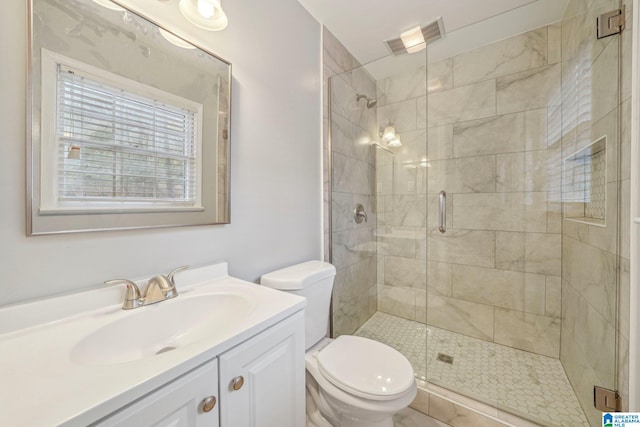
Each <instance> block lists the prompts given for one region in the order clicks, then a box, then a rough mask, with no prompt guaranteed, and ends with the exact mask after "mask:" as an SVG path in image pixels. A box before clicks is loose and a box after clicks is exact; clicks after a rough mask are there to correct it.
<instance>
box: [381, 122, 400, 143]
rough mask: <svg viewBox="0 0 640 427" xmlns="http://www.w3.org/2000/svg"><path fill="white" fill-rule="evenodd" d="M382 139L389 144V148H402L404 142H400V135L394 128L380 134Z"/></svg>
mask: <svg viewBox="0 0 640 427" xmlns="http://www.w3.org/2000/svg"><path fill="white" fill-rule="evenodd" d="M380 139H382V140H383V141H384V142H386V143H387V147H392V148H397V147H402V141H400V135H398V133H397V132H396V129H395V128H394V127H393V126H390V125H389V126H387V127H385V128H384V131H382V133H381V134H380Z"/></svg>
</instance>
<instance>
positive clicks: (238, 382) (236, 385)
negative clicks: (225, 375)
mask: <svg viewBox="0 0 640 427" xmlns="http://www.w3.org/2000/svg"><path fill="white" fill-rule="evenodd" d="M243 385H244V378H243V377H242V376H239V377H235V378H234V379H233V380H231V387H232V388H233V389H234V390H240V389H241V388H242V386H243Z"/></svg>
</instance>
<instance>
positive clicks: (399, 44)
mask: <svg viewBox="0 0 640 427" xmlns="http://www.w3.org/2000/svg"><path fill="white" fill-rule="evenodd" d="M442 37H444V23H443V22H442V17H439V18H438V19H437V20H435V21H434V22H432V23H430V24H427V25H425V26H424V27H416V28H412V29H410V30H407V31H405V32H403V33H402V34H400V37H398V38H396V39H391V40H385V43H386V45H387V47H388V48H389V50H391V53H393V54H394V55H396V56H397V55H403V54H405V53H416V52H419V51H421V50H423V49H424V48H425V47H427V45H428V44H429V43H433V42H435V41H436V40H440V39H441V38H442Z"/></svg>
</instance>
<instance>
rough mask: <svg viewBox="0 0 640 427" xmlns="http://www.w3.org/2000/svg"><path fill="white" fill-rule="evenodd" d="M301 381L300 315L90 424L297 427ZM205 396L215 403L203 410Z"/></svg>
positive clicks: (301, 405) (302, 421) (299, 423)
mask: <svg viewBox="0 0 640 427" xmlns="http://www.w3.org/2000/svg"><path fill="white" fill-rule="evenodd" d="M304 381H305V367H304V311H300V312H298V313H296V314H294V315H292V316H290V317H288V318H286V319H284V320H283V321H281V322H279V323H277V324H275V325H273V326H271V327H270V328H267V329H266V330H264V331H262V332H260V333H259V334H257V335H255V336H253V337H252V338H249V339H248V340H246V341H244V342H242V343H240V344H238V345H236V346H235V347H233V348H231V349H229V350H227V351H225V352H223V353H222V354H220V355H219V356H218V357H217V358H215V359H212V360H210V361H209V362H207V363H205V364H204V365H201V366H200V367H198V368H196V369H194V370H192V371H191V372H189V373H187V374H185V375H183V376H181V377H179V378H177V379H175V380H173V381H170V382H169V383H167V384H166V385H164V386H162V387H161V388H159V389H157V390H155V391H153V392H151V393H150V394H148V395H147V396H145V397H143V398H141V399H139V400H137V401H136V402H134V403H132V404H131V405H129V406H127V407H125V408H123V409H121V410H119V411H117V412H116V413H115V414H113V415H110V416H108V417H107V418H106V419H103V420H102V421H100V422H98V423H96V424H94V425H95V426H99V427H112V426H118V427H147V426H149V427H150V426H153V427H205V426H206V427H300V426H304V425H305V392H304ZM209 397H213V398H215V399H216V404H215V405H214V406H213V407H212V408H210V409H209V408H206V409H209V411H205V403H206V402H205V399H207V398H209ZM208 403H211V400H210V401H209V402H208Z"/></svg>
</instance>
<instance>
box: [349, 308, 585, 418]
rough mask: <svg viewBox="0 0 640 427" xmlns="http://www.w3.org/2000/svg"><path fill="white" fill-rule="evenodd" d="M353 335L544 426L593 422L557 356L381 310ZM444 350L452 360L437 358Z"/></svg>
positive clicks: (438, 380)
mask: <svg viewBox="0 0 640 427" xmlns="http://www.w3.org/2000/svg"><path fill="white" fill-rule="evenodd" d="M427 334H428V335H429V345H428V352H427V351H425V350H426V349H425V347H427V346H425V337H426V335H427ZM355 335H359V336H363V337H367V338H371V339H374V340H377V341H380V342H383V343H385V344H387V345H389V346H391V347H394V348H395V349H397V350H398V351H400V352H401V353H402V354H404V355H405V356H406V357H407V359H409V361H410V362H411V364H412V365H413V369H414V371H415V372H416V375H417V376H418V377H420V378H422V379H425V378H426V379H427V380H428V381H429V382H430V383H433V384H437V385H439V386H442V387H445V388H447V389H449V390H452V391H454V392H457V393H460V394H463V395H466V396H469V397H472V398H474V399H476V400H479V401H481V402H484V403H486V404H489V405H495V406H497V407H498V408H499V409H502V410H505V411H507V412H512V413H514V414H515V415H519V416H521V417H523V418H526V419H529V420H532V421H535V422H537V423H539V424H541V425H545V426H559V427H565V426H566V427H579V426H585V427H588V426H589V424H588V422H587V420H586V418H585V416H584V414H583V412H582V409H581V408H580V404H579V403H578V400H577V399H576V397H575V394H574V392H573V389H572V387H571V385H570V384H569V380H568V379H567V376H566V374H565V372H564V369H563V368H562V365H561V364H560V361H559V360H558V359H553V358H551V357H546V356H540V355H537V354H533V353H529V352H526V351H522V350H517V349H513V348H510V347H505V346H502V345H499V344H494V343H490V342H487V341H483V340H479V339H476V338H471V337H467V336H464V335H460V334H457V333H454V332H449V331H446V330H443V329H439V328H435V327H433V326H429V327H427V326H426V325H424V324H422V323H418V322H414V321H411V320H406V319H402V318H400V317H396V316H391V315H389V314H385V313H381V312H376V313H375V314H374V315H373V316H372V317H371V318H370V319H369V320H368V321H367V322H366V323H365V324H364V325H363V326H362V327H361V328H360V329H358V331H356V333H355ZM440 353H442V354H445V355H448V356H452V357H453V364H449V363H445V362H442V361H440V360H438V354H440ZM425 359H426V360H428V363H425ZM425 366H426V372H425ZM425 374H428V375H425Z"/></svg>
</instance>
